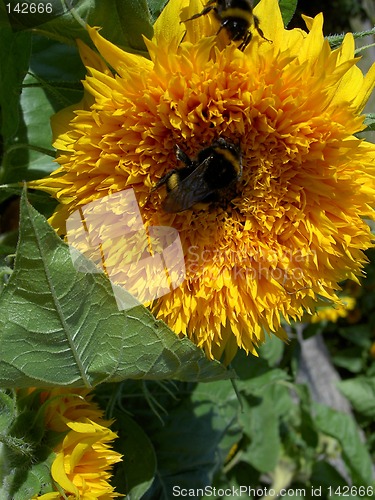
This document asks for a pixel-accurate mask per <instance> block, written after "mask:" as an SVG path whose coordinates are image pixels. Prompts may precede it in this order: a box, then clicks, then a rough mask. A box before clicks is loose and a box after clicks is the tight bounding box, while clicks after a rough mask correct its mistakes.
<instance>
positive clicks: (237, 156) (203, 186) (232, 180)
mask: <svg viewBox="0 0 375 500" xmlns="http://www.w3.org/2000/svg"><path fill="white" fill-rule="evenodd" d="M176 157H177V160H179V161H181V162H182V163H183V164H184V165H185V167H183V168H178V169H176V168H174V169H172V170H171V171H170V172H168V173H167V174H166V175H164V176H163V177H162V178H161V179H160V180H159V182H158V183H157V184H156V185H155V186H154V187H153V188H152V192H153V191H156V190H157V189H159V188H160V187H161V186H163V185H164V184H165V186H166V191H167V195H166V197H165V200H164V202H163V204H162V206H163V209H164V211H165V212H167V213H177V212H183V211H184V210H189V209H191V208H192V207H193V205H195V204H196V203H212V202H215V201H221V200H228V199H231V198H233V197H235V196H236V191H235V187H236V183H237V181H239V180H240V179H241V177H242V155H241V151H240V149H239V148H238V147H237V146H235V145H234V144H232V143H231V142H229V141H227V140H226V139H224V138H222V137H219V138H218V139H217V140H216V141H214V142H213V143H212V144H211V146H209V147H207V148H204V149H202V150H201V151H200V152H199V153H198V155H197V158H196V160H192V159H191V158H189V156H188V155H187V154H186V153H184V152H183V151H182V149H181V148H180V147H179V146H176Z"/></svg>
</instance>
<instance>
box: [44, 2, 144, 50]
mask: <svg viewBox="0 0 375 500" xmlns="http://www.w3.org/2000/svg"><path fill="white" fill-rule="evenodd" d="M86 23H87V24H88V25H90V26H100V27H102V30H101V34H102V35H103V36H104V37H105V38H106V39H108V40H110V41H111V42H112V43H114V44H115V45H117V46H119V47H121V48H123V49H124V50H126V51H130V52H141V53H145V54H147V51H146V46H145V44H144V41H143V38H142V35H145V36H146V37H147V38H152V34H153V28H152V25H151V16H150V12H149V10H148V6H147V2H146V0H107V1H106V2H103V1H100V0H81V1H80V2H78V4H77V5H76V6H75V7H73V8H72V9H71V10H69V11H67V12H66V13H65V14H64V15H62V16H59V17H57V18H55V19H52V20H51V21H49V22H47V23H45V24H42V25H40V26H38V28H37V30H36V31H37V32H39V33H41V34H45V35H47V36H49V37H52V38H55V39H56V40H59V41H61V42H63V43H67V44H69V43H70V44H71V43H73V42H74V41H75V40H76V39H77V38H79V39H81V40H83V41H85V42H86V43H90V39H89V37H88V34H87V31H86V30H85V29H84V25H85V24H86Z"/></svg>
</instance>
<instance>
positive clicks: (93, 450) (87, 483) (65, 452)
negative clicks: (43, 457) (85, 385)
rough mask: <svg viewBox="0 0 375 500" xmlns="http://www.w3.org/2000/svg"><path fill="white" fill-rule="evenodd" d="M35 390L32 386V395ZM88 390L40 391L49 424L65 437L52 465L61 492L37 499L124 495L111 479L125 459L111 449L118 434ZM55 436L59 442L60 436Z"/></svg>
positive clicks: (102, 499)
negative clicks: (116, 467) (113, 470)
mask: <svg viewBox="0 0 375 500" xmlns="http://www.w3.org/2000/svg"><path fill="white" fill-rule="evenodd" d="M34 391H35V389H29V393H30V394H32V393H33V392H34ZM88 393H89V391H88V390H87V389H64V388H54V389H51V390H49V391H43V392H40V391H39V398H40V403H42V404H43V407H44V410H45V413H44V420H45V427H46V429H47V430H48V431H54V432H55V433H60V436H61V439H60V441H59V442H58V443H57V444H55V445H54V448H53V450H54V452H55V454H56V456H55V459H54V461H53V463H52V466H51V475H52V478H53V480H54V483H55V486H56V490H58V491H53V492H49V493H45V494H43V495H41V496H34V497H33V498H34V499H35V500H52V499H56V500H60V499H63V498H69V499H80V500H94V499H98V500H110V499H112V498H118V497H122V496H123V495H121V494H119V493H116V492H115V491H114V488H113V487H112V486H111V485H110V482H109V481H110V479H111V468H112V467H113V465H114V464H115V463H117V462H120V461H121V455H120V454H119V453H117V452H115V451H114V450H112V449H111V442H112V441H113V440H114V439H115V438H116V437H117V435H116V434H115V433H114V432H112V431H111V430H110V429H109V425H110V424H111V422H110V421H107V420H104V419H103V412H102V411H101V410H100V409H99V408H98V406H97V405H96V404H95V403H94V402H92V401H91V399H92V397H91V396H90V395H89V394H88ZM53 439H54V442H55V443H56V437H54V438H53ZM61 491H63V492H64V494H62V493H61Z"/></svg>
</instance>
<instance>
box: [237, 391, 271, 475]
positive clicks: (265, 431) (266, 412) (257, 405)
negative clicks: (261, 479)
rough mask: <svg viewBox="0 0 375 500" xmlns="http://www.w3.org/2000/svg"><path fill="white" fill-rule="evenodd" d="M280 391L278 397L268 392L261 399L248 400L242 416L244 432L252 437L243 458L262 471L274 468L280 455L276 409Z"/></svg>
mask: <svg viewBox="0 0 375 500" xmlns="http://www.w3.org/2000/svg"><path fill="white" fill-rule="evenodd" d="M279 389H280V388H279ZM272 392H273V391H272ZM278 392H280V391H279V390H276V398H274V397H273V396H274V394H272V395H271V394H270V393H269V392H268V393H265V394H264V395H263V397H262V398H261V399H260V400H259V399H253V400H247V401H246V403H245V412H244V413H243V414H241V416H240V422H241V423H242V426H243V429H244V433H245V434H246V435H247V436H248V437H249V439H250V446H249V447H248V448H247V450H246V451H245V452H244V453H243V455H242V459H243V460H245V461H246V462H248V463H249V464H250V465H252V466H253V467H254V468H256V469H257V470H259V471H260V472H271V471H272V470H274V468H275V467H276V465H277V462H278V459H279V456H280V451H281V448H280V445H281V443H280V434H279V416H278V412H277V410H276V411H275V401H277V393H278Z"/></svg>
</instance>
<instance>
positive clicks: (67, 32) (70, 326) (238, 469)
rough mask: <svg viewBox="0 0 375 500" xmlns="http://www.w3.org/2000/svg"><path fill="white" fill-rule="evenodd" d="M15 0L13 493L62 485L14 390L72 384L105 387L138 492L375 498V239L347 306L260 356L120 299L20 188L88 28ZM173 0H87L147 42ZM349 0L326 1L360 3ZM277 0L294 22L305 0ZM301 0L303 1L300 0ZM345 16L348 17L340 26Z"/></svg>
mask: <svg viewBox="0 0 375 500" xmlns="http://www.w3.org/2000/svg"><path fill="white" fill-rule="evenodd" d="M7 3H9V2H2V3H1V4H0V71H1V78H0V104H1V137H2V143H1V153H2V166H1V170H0V178H1V179H0V183H1V186H0V203H1V227H0V230H1V234H0V259H1V260H0V273H1V280H0V286H1V295H0V383H1V387H3V390H2V392H1V393H0V442H2V443H3V444H2V445H0V461H1V460H2V467H1V468H0V469H1V471H0V475H1V480H2V485H1V489H0V497H1V498H9V499H10V498H12V499H15V500H25V499H26V498H31V496H32V495H34V494H37V493H38V492H39V491H41V490H43V488H44V491H48V487H49V486H50V478H49V467H50V463H51V460H52V459H53V456H52V455H51V453H50V452H47V451H46V450H44V449H43V437H42V436H43V432H42V430H41V429H35V428H34V429H33V432H31V431H30V432H29V433H28V434H25V433H24V432H23V428H22V425H21V424H22V422H24V421H25V420H24V419H25V411H24V409H23V408H21V407H20V404H19V401H18V400H17V395H16V392H15V391H14V389H15V388H17V387H28V386H37V387H43V386H53V385H69V386H86V387H96V389H95V392H96V398H97V400H98V401H99V403H100V404H101V406H102V407H103V408H105V409H106V411H107V416H108V417H110V418H112V417H114V418H116V423H115V424H114V426H115V427H116V430H117V431H118V433H119V436H120V437H119V439H118V440H117V442H116V444H115V446H116V447H117V449H118V450H119V451H120V452H121V453H123V455H124V460H123V463H122V464H121V465H119V466H118V467H116V468H115V473H114V482H115V484H116V486H117V489H118V491H120V492H122V493H127V498H129V499H132V500H133V499H141V498H143V499H146V500H147V499H169V498H172V497H173V496H172V492H173V486H178V487H180V488H186V489H191V488H202V489H204V488H207V487H209V488H216V490H213V489H211V490H209V489H206V490H205V493H206V495H205V496H204V495H201V496H203V497H205V498H209V497H211V498H226V499H231V498H237V496H236V493H235V492H236V488H239V486H241V485H242V486H247V487H249V488H253V490H257V491H255V492H254V491H252V492H251V494H249V495H248V496H245V497H249V498H261V497H264V498H271V497H272V494H270V493H269V492H270V490H272V489H273V490H275V491H276V492H277V493H278V492H280V491H281V490H282V489H283V488H284V489H285V491H286V493H287V495H286V496H293V498H310V497H312V496H320V497H321V498H328V497H330V498H337V499H338V498H341V497H342V496H343V495H345V493H346V495H345V496H346V498H351V499H360V498H371V497H372V496H373V495H372V491H373V490H371V488H372V487H374V467H373V462H374V456H375V437H374V435H375V434H374V431H375V428H374V421H375V367H374V358H375V348H374V345H375V335H374V332H375V267H374V264H373V262H374V256H375V254H374V252H369V254H368V256H369V260H370V263H369V266H368V268H367V277H366V278H365V279H363V283H362V288H359V287H358V286H356V285H354V284H346V285H345V287H346V291H348V293H351V294H352V295H354V296H355V297H356V299H357V305H356V308H355V310H354V311H352V312H351V313H350V315H349V316H348V318H346V319H345V320H340V321H339V322H338V323H337V324H330V323H327V324H322V323H319V324H315V325H309V324H308V323H306V324H298V325H294V326H293V327H290V331H289V334H290V342H289V344H283V343H282V342H281V341H279V340H278V339H276V338H272V339H271V338H270V339H269V340H268V341H267V343H266V344H265V345H264V346H263V347H262V348H261V349H260V356H259V358H252V357H246V356H245V355H244V354H243V353H239V354H238V355H237V356H236V358H235V360H234V362H233V365H232V366H231V368H230V370H228V369H226V368H225V367H224V366H222V365H220V363H218V362H211V361H208V360H207V359H206V358H205V357H204V355H203V354H202V352H201V351H200V350H199V349H197V348H196V347H195V346H194V345H193V344H192V343H191V342H190V341H189V340H187V339H184V340H178V339H177V338H176V336H175V334H174V333H173V332H172V331H171V330H170V329H169V328H168V327H167V326H166V325H164V324H163V323H162V322H160V321H155V319H154V318H153V317H152V316H151V314H150V313H149V312H148V311H147V310H146V309H145V308H143V307H141V306H140V307H137V308H135V309H132V310H131V311H130V312H127V313H124V312H119V311H118V309H117V306H116V303H115V300H114V297H113V291H112V289H111V286H110V284H109V282H108V281H107V280H106V279H105V278H104V276H102V275H95V274H88V275H83V274H82V273H80V274H79V273H77V272H76V271H75V269H74V268H73V266H72V263H71V260H70V255H69V250H68V248H67V246H66V245H65V244H64V243H63V242H62V241H61V240H60V239H59V238H58V237H57V236H56V235H55V233H54V231H53V230H52V229H51V228H50V227H49V225H48V223H47V222H46V220H45V218H44V216H48V215H50V214H51V212H52V211H53V207H54V202H53V201H51V199H50V198H49V197H48V196H46V195H44V194H41V193H28V195H27V196H28V200H29V201H28V200H27V198H26V193H23V195H22V199H21V201H20V196H21V187H20V184H19V183H20V182H22V181H25V180H26V181H27V180H31V179H37V178H40V177H43V176H45V175H47V174H48V173H49V172H51V171H52V170H54V168H55V164H54V162H53V158H54V151H53V149H52V146H51V140H52V137H51V131H50V127H49V120H50V117H51V115H52V114H54V113H55V112H56V111H58V110H59V109H61V108H63V107H65V106H68V105H70V104H72V103H74V102H77V101H79V100H80V99H81V96H82V86H81V83H80V80H81V79H82V78H83V77H84V68H83V66H82V63H81V61H80V58H79V56H78V52H77V49H76V47H75V43H74V40H75V39H76V38H81V39H83V40H85V41H86V42H87V43H90V41H89V39H88V37H87V34H86V32H85V30H84V29H83V27H82V26H81V25H80V24H79V23H78V21H77V18H76V17H74V16H73V15H72V13H71V12H68V11H66V12H65V13H64V14H63V15H59V16H57V17H54V18H51V19H49V20H48V22H43V23H42V24H40V23H37V22H34V21H33V22H32V23H31V24H32V26H31V27H30V26H22V25H21V26H18V27H17V29H14V26H13V27H12V26H11V25H10V23H9V21H8V17H7V13H6V4H7ZM11 3H12V2H11ZM14 3H15V2H13V4H14ZM164 3H165V2H164V0H162V1H161V0H149V1H148V2H146V0H136V1H135V0H132V1H131V0H122V1H120V0H109V1H106V2H99V1H95V0H82V1H78V2H75V9H76V12H77V13H78V14H79V16H80V17H81V18H83V19H84V20H85V21H87V22H88V23H89V24H90V25H92V26H98V25H100V26H103V30H102V34H103V35H104V36H105V37H107V38H109V39H110V40H111V41H113V42H115V43H116V44H118V45H119V46H121V47H122V48H124V49H125V50H129V51H132V52H136V53H141V54H143V55H144V56H145V57H147V53H146V51H145V46H144V42H143V39H142V36H141V34H144V35H146V36H148V37H150V36H152V25H153V22H154V21H155V19H156V18H157V16H158V15H159V13H160V12H161V10H162V8H163V6H164ZM344 3H345V7H343V6H341V7H340V6H339V3H338V2H325V4H328V7H332V5H333V4H335V6H336V11H335V12H338V10H339V12H340V13H342V12H349V11H350V12H351V13H352V10H350V6H349V4H350V2H344ZM355 3H356V4H357V7H358V2H355ZM310 4H311V3H310ZM280 5H281V7H282V10H283V18H284V22H285V24H288V22H289V21H290V20H291V19H292V16H293V13H294V10H295V8H296V2H293V1H291V0H289V1H288V0H282V1H280ZM360 7H361V8H360V9H359V10H358V9H357V10H356V11H355V15H357V18H358V19H362V20H363V19H369V18H370V16H371V15H374V13H373V12H372V11H371V10H370V9H369V8H368V6H367V3H366V2H362V3H361V5H360ZM298 8H299V9H300V10H301V9H302V11H303V12H306V11H305V10H303V9H304V6H303V5H302V2H299V5H298ZM353 8H354V7H353ZM345 9H349V11H347V10H345ZM60 13H61V12H60ZM308 14H309V15H312V14H313V13H310V12H309V13H308ZM348 16H349V15H348V14H346V15H344V16H343V17H344V18H346V19H347V18H348ZM29 21H30V20H29ZM328 21H329V25H330V26H333V27H334V26H335V25H334V21H335V19H334V18H330V19H329V20H328ZM33 23H34V24H33ZM293 23H298V20H296V16H295V17H294V18H293V19H292V24H293ZM341 23H342V16H340V26H337V28H340V27H341V26H342V24H341ZM373 24H374V19H372V25H373ZM345 28H348V27H347V26H345ZM366 40H367V39H366ZM370 42H371V39H370V41H369V42H368V43H370ZM335 43H337V39H335ZM374 116H375V115H374V114H372V115H371V114H369V115H368V118H367V123H368V125H369V130H371V129H372V130H373V129H374V121H375V120H374ZM30 203H31V204H30ZM19 206H20V220H19V226H18V220H17V215H18V207H19ZM33 207H34V208H33ZM88 290H89V291H90V293H89V295H90V300H89V301H88V300H87V291H88ZM97 304H100V308H98V307H97ZM129 332H131V337H130V338H129ZM103 352H104V353H105V356H103ZM34 431H35V432H34ZM6 460H7V461H8V462H7V463H6ZM228 488H234V490H233V492H232V493H231V494H228V491H227V492H226V494H225V497H224V496H223V492H224V490H226V489H228ZM330 488H331V489H330ZM360 488H362V489H360ZM214 491H215V492H214ZM314 491H315V494H313V492H314ZM318 492H320V495H319V494H317V493H318ZM210 493H212V494H210ZM284 496H285V495H284ZM196 497H199V495H196Z"/></svg>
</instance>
